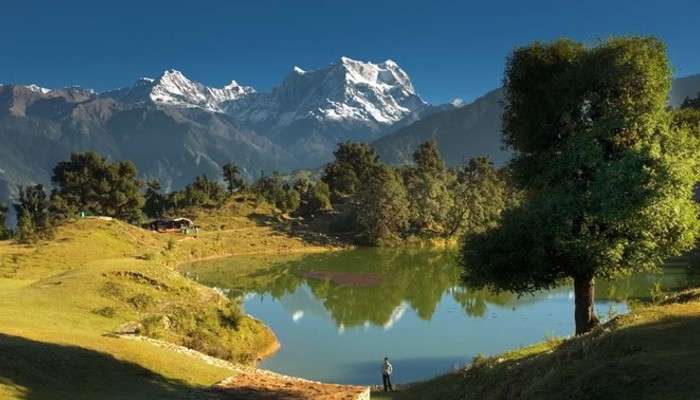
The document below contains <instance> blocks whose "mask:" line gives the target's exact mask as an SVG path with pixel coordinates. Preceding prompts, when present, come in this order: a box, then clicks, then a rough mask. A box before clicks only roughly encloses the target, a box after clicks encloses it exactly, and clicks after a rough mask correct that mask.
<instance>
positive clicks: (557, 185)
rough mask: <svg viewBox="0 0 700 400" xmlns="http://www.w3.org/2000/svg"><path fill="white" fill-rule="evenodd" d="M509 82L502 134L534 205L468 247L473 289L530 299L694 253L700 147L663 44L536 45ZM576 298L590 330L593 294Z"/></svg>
mask: <svg viewBox="0 0 700 400" xmlns="http://www.w3.org/2000/svg"><path fill="white" fill-rule="evenodd" d="M505 82H506V89H507V92H506V93H507V94H506V100H507V102H508V105H507V106H506V110H505V114H504V136H505V142H506V143H507V144H508V145H509V146H510V147H511V148H512V149H513V150H515V152H516V155H515V158H514V160H513V161H512V163H511V168H512V171H513V176H514V178H515V179H514V180H515V182H516V183H517V184H518V185H519V187H520V188H521V189H522V190H524V192H525V194H524V200H523V202H522V204H521V205H520V206H517V207H513V208H511V209H508V210H506V211H505V212H504V213H503V217H502V220H501V224H500V226H498V227H497V228H494V229H491V230H488V231H486V232H484V233H477V234H474V235H470V236H469V237H467V239H466V240H465V244H464V248H463V252H462V262H463V264H464V265H465V267H466V274H465V277H466V279H467V281H468V282H469V283H472V284H475V285H477V286H487V287H491V288H494V289H499V290H512V291H516V292H520V293H522V292H529V291H534V290H538V289H546V288H550V287H552V286H554V285H556V284H557V283H558V282H559V281H560V280H561V279H563V278H567V277H573V278H574V279H575V280H580V281H581V282H588V284H589V285H590V286H591V287H592V282H593V277H595V276H602V277H615V276H619V275H627V274H630V273H632V272H635V271H650V270H655V269H656V268H657V266H658V265H659V264H660V263H661V262H662V261H663V260H664V259H665V258H667V257H670V256H673V255H678V254H681V253H682V252H684V251H686V250H689V249H691V248H692V247H693V246H694V244H695V241H696V238H697V234H698V230H699V229H700V225H699V224H698V206H697V204H695V202H694V201H693V200H692V191H693V187H694V185H695V182H697V181H698V178H700V176H698V165H697V163H698V159H697V151H698V143H697V140H696V139H695V138H693V137H692V135H691V134H690V133H689V131H688V129H685V128H677V127H675V126H674V125H673V124H672V121H671V118H670V114H669V111H668V110H667V108H666V101H667V98H668V92H669V88H670V82H671V73H670V67H669V64H668V60H667V58H666V53H665V48H664V45H663V44H662V43H661V42H659V41H658V40H655V39H651V38H636V37H632V38H613V39H609V40H607V41H604V42H602V43H600V44H599V45H597V46H595V47H592V48H585V47H584V46H583V45H580V44H577V43H574V42H571V41H563V40H560V41H556V42H554V43H552V44H548V45H547V44H541V43H536V44H534V45H531V46H528V47H524V48H520V49H517V50H516V51H515V52H514V53H513V55H512V56H511V57H510V59H509V60H508V66H507V68H506V79H505ZM581 287H585V286H581ZM576 297H577V314H576V315H577V333H580V332H582V331H585V330H587V329H590V326H584V325H582V326H579V325H580V324H579V322H581V321H582V320H581V321H580V320H579V316H580V314H579V310H580V307H579V305H584V303H588V305H589V306H590V304H591V302H592V292H590V293H588V295H587V294H585V293H582V292H581V293H580V292H579V290H578V289H577V291H576ZM579 300H581V301H583V302H582V303H580V304H579ZM588 318H589V322H591V321H593V318H594V316H592V311H590V307H589V316H588ZM579 328H582V329H579Z"/></svg>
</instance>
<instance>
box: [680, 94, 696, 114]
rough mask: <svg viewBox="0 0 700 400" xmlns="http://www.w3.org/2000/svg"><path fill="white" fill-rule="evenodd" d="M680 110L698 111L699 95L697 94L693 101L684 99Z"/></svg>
mask: <svg viewBox="0 0 700 400" xmlns="http://www.w3.org/2000/svg"><path fill="white" fill-rule="evenodd" d="M681 108H692V109H695V110H700V93H698V95H697V97H695V98H694V99H691V98H689V97H686V98H685V100H684V101H683V104H681Z"/></svg>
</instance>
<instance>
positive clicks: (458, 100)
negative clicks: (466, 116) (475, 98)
mask: <svg viewBox="0 0 700 400" xmlns="http://www.w3.org/2000/svg"><path fill="white" fill-rule="evenodd" d="M450 104H452V106H453V107H455V108H460V107H464V105H465V104H466V103H465V101H464V99H462V98H459V97H455V98H454V99H452V101H451V102H450Z"/></svg>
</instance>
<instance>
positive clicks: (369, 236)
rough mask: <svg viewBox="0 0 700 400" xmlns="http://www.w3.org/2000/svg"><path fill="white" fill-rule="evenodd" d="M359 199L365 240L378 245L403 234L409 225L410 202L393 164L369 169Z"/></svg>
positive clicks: (361, 231) (358, 212) (361, 227)
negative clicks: (392, 166)
mask: <svg viewBox="0 0 700 400" xmlns="http://www.w3.org/2000/svg"><path fill="white" fill-rule="evenodd" d="M359 203H360V207H358V209H357V222H358V225H359V228H360V234H361V236H362V239H363V241H364V242H366V243H368V244H371V245H378V244H381V243H385V242H392V241H396V240H398V239H400V238H401V236H402V235H403V233H404V231H405V230H406V228H407V226H408V218H409V210H408V207H409V202H408V196H407V194H406V188H405V187H404V185H403V182H402V181H401V177H400V176H399V175H398V173H397V172H396V171H395V170H394V169H393V168H391V167H388V166H386V165H379V166H376V167H374V168H373V169H372V170H371V171H369V172H368V173H367V178H366V182H364V183H363V185H362V191H361V192H360V193H359Z"/></svg>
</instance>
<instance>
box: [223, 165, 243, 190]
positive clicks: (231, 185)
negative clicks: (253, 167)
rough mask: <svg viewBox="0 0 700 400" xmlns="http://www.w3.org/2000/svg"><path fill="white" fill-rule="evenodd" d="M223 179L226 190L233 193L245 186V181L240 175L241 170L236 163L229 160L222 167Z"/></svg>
mask: <svg viewBox="0 0 700 400" xmlns="http://www.w3.org/2000/svg"><path fill="white" fill-rule="evenodd" d="M222 170H223V174H224V181H226V184H227V185H228V192H229V193H230V194H233V193H235V192H237V191H240V190H243V189H244V188H245V181H244V180H243V177H242V176H241V171H240V169H239V168H238V166H237V165H236V164H234V163H233V162H230V163H228V164H225V165H224V166H223V167H222Z"/></svg>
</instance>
